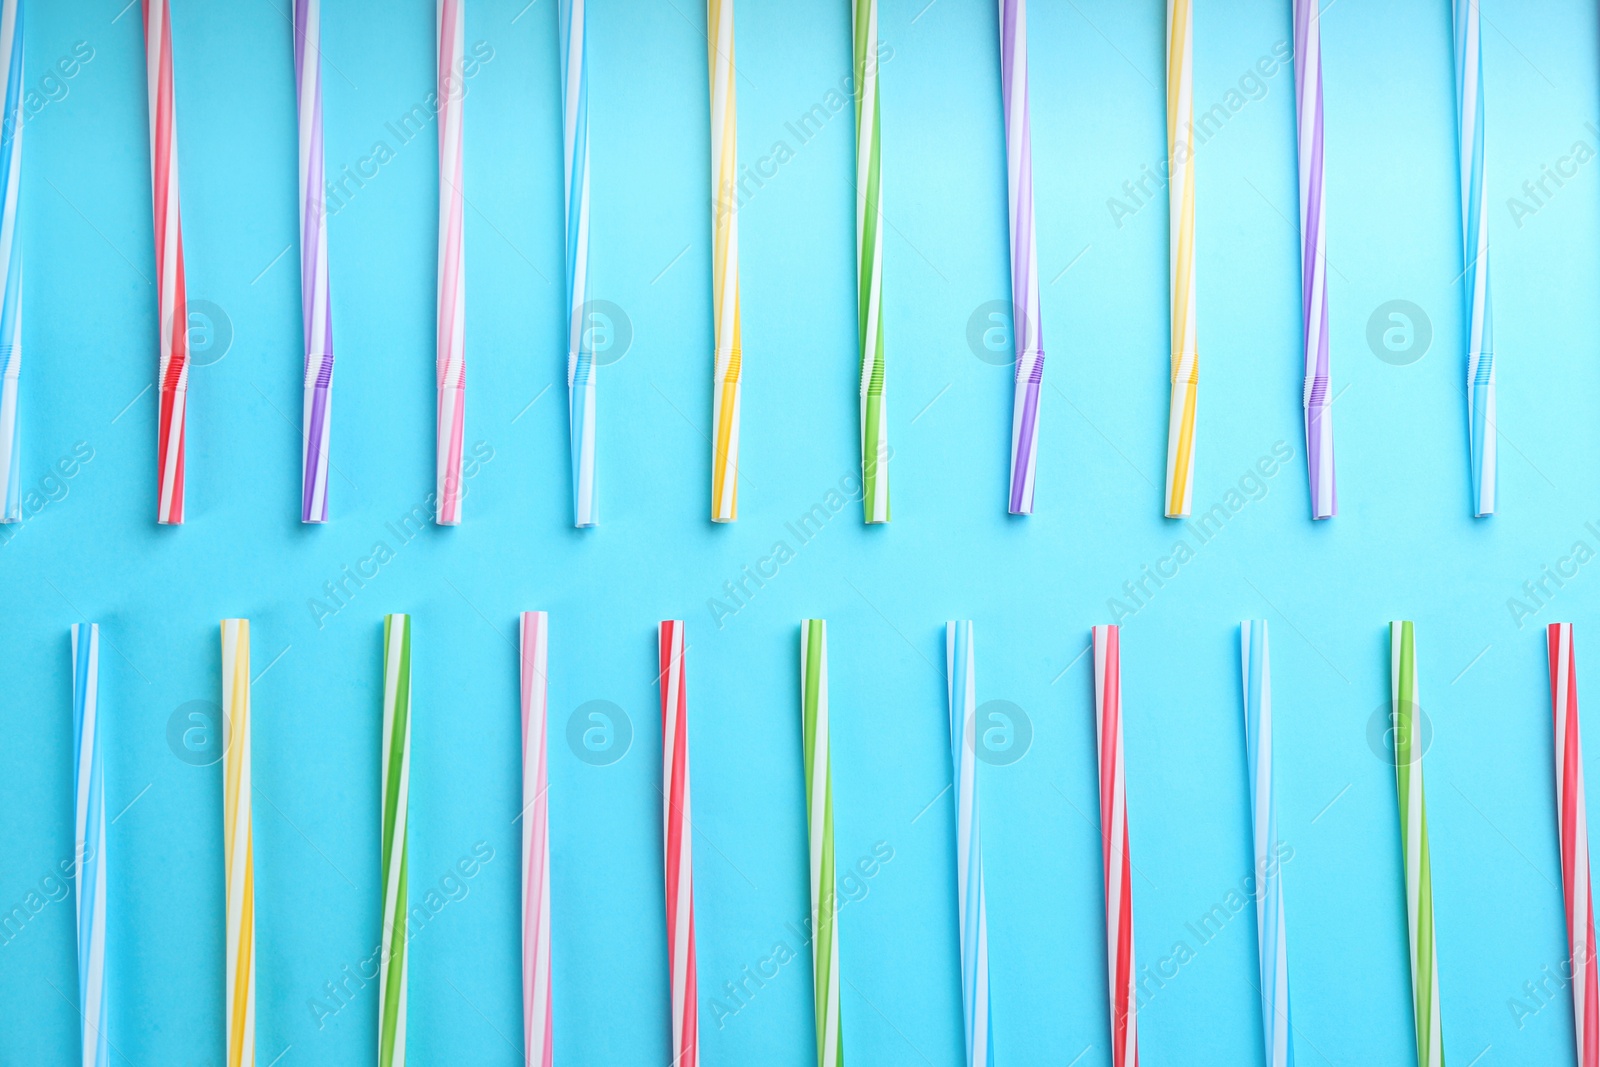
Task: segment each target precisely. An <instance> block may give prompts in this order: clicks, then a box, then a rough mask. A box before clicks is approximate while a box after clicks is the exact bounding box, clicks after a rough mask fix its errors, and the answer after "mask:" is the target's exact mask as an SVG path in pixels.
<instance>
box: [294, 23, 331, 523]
mask: <svg viewBox="0 0 1600 1067" xmlns="http://www.w3.org/2000/svg"><path fill="white" fill-rule="evenodd" d="M294 74H295V101H296V103H297V104H298V109H299V116H300V314H301V317H302V318H303V319H304V320H305V335H306V364H305V371H306V380H305V400H304V405H303V407H302V418H301V433H300V471H301V478H300V521H301V522H327V521H328V447H329V437H330V435H331V434H332V432H333V308H332V304H331V301H330V298H329V296H328V216H327V211H326V205H325V203H324V201H323V181H324V177H325V174H324V171H325V168H324V166H323V154H322V0H295V2H294Z"/></svg>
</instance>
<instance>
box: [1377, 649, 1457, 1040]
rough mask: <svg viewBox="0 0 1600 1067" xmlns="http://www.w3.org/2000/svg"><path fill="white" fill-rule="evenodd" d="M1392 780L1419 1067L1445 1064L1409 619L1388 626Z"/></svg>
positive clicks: (1431, 874)
mask: <svg viewBox="0 0 1600 1067" xmlns="http://www.w3.org/2000/svg"><path fill="white" fill-rule="evenodd" d="M1389 657H1390V679H1391V687H1390V693H1391V699H1392V700H1393V707H1394V715H1393V719H1392V721H1391V726H1392V728H1393V732H1394V773H1395V784H1396V787H1397V789H1398V792H1399V797H1400V836H1401V848H1402V850H1403V852H1404V859H1405V867H1406V918H1407V920H1408V922H1409V924H1410V930H1411V995H1412V1002H1413V1005H1414V1010H1415V1013H1416V1014H1415V1018H1416V1025H1417V1067H1444V1037H1443V1034H1442V1032H1441V1030H1440V1026H1439V978H1438V975H1439V951H1438V946H1437V944H1436V943H1435V941H1434V934H1433V863H1432V861H1431V860H1430V859H1429V856H1428V806H1427V801H1426V800H1425V799H1424V796H1423V788H1422V753H1423V746H1422V722H1421V719H1420V715H1419V712H1420V711H1421V705H1420V704H1418V703H1417V651H1416V636H1415V634H1414V633H1413V630H1412V625H1411V623H1409V622H1392V623H1390V624H1389Z"/></svg>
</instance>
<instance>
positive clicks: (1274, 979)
mask: <svg viewBox="0 0 1600 1067" xmlns="http://www.w3.org/2000/svg"><path fill="white" fill-rule="evenodd" d="M1239 653H1240V655H1241V657H1242V667H1243V676H1244V736H1245V747H1246V749H1247V755H1248V757H1249V774H1250V809H1251V811H1252V812H1253V813H1254V818H1253V819H1252V820H1251V826H1252V828H1253V830H1254V837H1255V857H1256V867H1255V880H1256V935H1257V936H1256V940H1257V941H1258V942H1259V944H1260V946H1261V1032H1262V1038H1263V1041H1264V1043H1265V1047H1266V1053H1267V1058H1266V1064H1267V1067H1292V1065H1293V1063H1294V1045H1293V1042H1292V1041H1291V1040H1290V1026H1289V940H1288V934H1287V932H1286V931H1285V929H1284V920H1283V880H1282V879H1281V878H1280V877H1279V875H1280V871H1279V859H1278V855H1277V847H1278V804H1277V798H1276V796H1275V794H1274V791H1273V788H1272V663H1271V659H1270V655H1269V653H1268V649H1267V623H1266V620H1264V619H1261V620H1257V621H1254V622H1242V623H1240V624H1239Z"/></svg>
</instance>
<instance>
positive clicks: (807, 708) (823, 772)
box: [800, 619, 844, 1067]
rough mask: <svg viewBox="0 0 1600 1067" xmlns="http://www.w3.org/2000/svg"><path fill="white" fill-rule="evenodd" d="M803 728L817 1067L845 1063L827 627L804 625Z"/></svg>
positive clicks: (821, 623)
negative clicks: (809, 856) (841, 1022)
mask: <svg viewBox="0 0 1600 1067" xmlns="http://www.w3.org/2000/svg"><path fill="white" fill-rule="evenodd" d="M800 686H801V691H800V729H801V740H802V743H803V745H804V748H805V762H806V833H807V836H808V837H809V839H810V841H811V922H812V927H811V929H812V938H811V973H812V980H813V992H814V1000H813V1007H814V1009H815V1014H816V1024H817V1067H840V1065H841V1064H843V1063H844V1031H843V1029H842V1028H841V1027H840V1025H839V895H838V892H837V891H836V890H835V888H834V886H835V884H836V875H835V868H834V863H833V770H832V768H833V758H832V751H833V750H832V746H831V745H830V743H829V735H828V623H827V621H826V620H824V619H807V620H805V622H803V623H802V624H801V626H800Z"/></svg>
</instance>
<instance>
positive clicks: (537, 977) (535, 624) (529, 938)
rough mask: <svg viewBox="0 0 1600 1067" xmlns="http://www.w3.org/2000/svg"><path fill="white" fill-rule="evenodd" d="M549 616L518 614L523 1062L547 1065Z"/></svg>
mask: <svg viewBox="0 0 1600 1067" xmlns="http://www.w3.org/2000/svg"><path fill="white" fill-rule="evenodd" d="M549 662H550V616H549V614H548V613H546V612H543V611H524V612H523V613H522V1019H523V1027H522V1033H523V1038H524V1040H525V1044H524V1048H525V1049H526V1058H527V1067H552V1065H553V1064H554V1063H555V1051H554V1049H555V1044H554V1037H553V1031H554V1028H553V1026H552V1023H553V1020H554V1015H553V1013H552V1010H551V1006H552V999H551V994H550V805H549V801H548V799H547V798H548V795H549V790H550V780H549V777H548V775H547V773H546V764H547V758H546V756H547V752H548V744H547V742H548V740H549V709H550V704H549V698H550V691H549V674H548V673H547V668H548V666H549Z"/></svg>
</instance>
